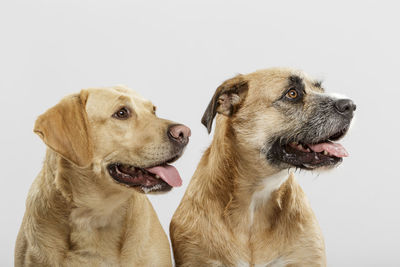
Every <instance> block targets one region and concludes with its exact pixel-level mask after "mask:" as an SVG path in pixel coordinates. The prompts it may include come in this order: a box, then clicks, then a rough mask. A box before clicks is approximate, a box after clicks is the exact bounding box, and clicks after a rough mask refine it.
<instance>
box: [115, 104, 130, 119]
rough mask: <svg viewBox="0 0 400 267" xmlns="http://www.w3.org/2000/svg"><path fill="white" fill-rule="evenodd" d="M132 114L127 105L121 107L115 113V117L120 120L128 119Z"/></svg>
mask: <svg viewBox="0 0 400 267" xmlns="http://www.w3.org/2000/svg"><path fill="white" fill-rule="evenodd" d="M130 116H131V112H130V110H129V109H127V108H126V107H123V108H121V109H120V110H118V111H117V112H115V113H114V114H113V117H114V118H116V119H120V120H126V119H127V118H129V117H130Z"/></svg>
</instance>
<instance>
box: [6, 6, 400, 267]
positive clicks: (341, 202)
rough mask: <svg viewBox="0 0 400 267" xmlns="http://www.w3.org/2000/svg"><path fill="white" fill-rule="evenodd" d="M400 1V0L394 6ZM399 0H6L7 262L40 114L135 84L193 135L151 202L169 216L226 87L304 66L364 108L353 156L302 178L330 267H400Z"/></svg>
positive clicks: (349, 141) (36, 154) (37, 161)
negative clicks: (216, 95) (83, 95)
mask: <svg viewBox="0 0 400 267" xmlns="http://www.w3.org/2000/svg"><path fill="white" fill-rule="evenodd" d="M397 3H398V2H397ZM397 3H396V1H393V2H387V1H343V2H341V1H330V2H325V1H293V2H286V1H241V2H239V1H204V0H202V1H196V2H194V1H193V2H192V1H157V2H154V1H121V0H114V1H98V0H97V1H94V0H93V1H86V0H80V1H77V0H76V1H71V0H69V1H55V0H51V1H50V0H48V1H43V0H40V1H39V0H36V1H4V0H2V1H1V2H0V36H1V37H0V38H1V39H0V90H1V97H0V111H1V112H0V114H1V115H0V118H1V121H0V125H1V132H0V137H1V138H0V148H1V153H0V164H1V179H0V214H1V217H0V266H12V265H13V249H14V243H15V238H16V235H17V231H18V229H19V226H20V223H21V220H22V216H23V213H24V209H25V207H24V203H25V198H26V195H27V192H28V188H29V186H30V184H31V183H32V181H33V179H34V178H35V176H36V175H37V173H38V172H39V170H40V168H41V163H42V160H43V158H44V153H45V145H44V144H43V143H42V142H41V140H40V139H39V138H38V137H37V136H36V135H35V134H34V133H33V132H32V128H33V124H34V121H35V118H36V117H37V116H38V115H40V114H41V113H42V112H44V111H45V110H46V109H47V108H49V107H51V106H53V105H54V104H56V103H57V102H58V101H59V100H60V99H61V98H62V97H63V96H64V95H66V94H70V93H74V92H78V91H79V90H80V89H81V88H86V87H93V86H109V85H114V84H126V85H128V86H129V87H132V88H134V89H135V90H137V91H138V92H140V93H141V94H142V95H143V96H145V97H146V98H149V99H151V100H152V101H153V102H154V103H155V104H156V105H157V106H158V115H159V116H161V117H166V118H168V119H172V120H175V121H177V122H181V123H184V124H186V125H188V126H189V127H191V129H192V137H191V140H190V144H189V146H188V148H187V150H186V153H185V155H184V156H183V158H182V159H181V160H179V161H178V162H177V163H176V164H175V166H176V167H177V168H178V169H179V170H180V173H181V175H182V177H183V179H184V185H183V186H182V187H181V188H179V189H175V190H173V191H172V192H171V193H169V194H166V195H162V196H153V197H151V200H152V203H153V205H154V206H155V209H156V210H157V212H158V215H159V218H160V220H161V223H162V224H163V226H164V228H165V230H166V231H167V230H168V224H169V221H170V218H171V216H172V214H173V212H174V210H175V209H176V207H177V205H178V203H179V201H180V199H181V197H182V195H183V193H184V191H185V188H186V186H187V185H188V183H189V180H190V178H191V176H192V174H193V172H194V170H195V168H196V165H197V163H198V161H199V159H200V156H201V154H202V152H203V151H204V150H205V149H206V147H207V146H208V144H209V143H210V140H211V138H212V136H208V135H207V131H206V129H205V128H204V127H203V126H202V125H201V124H200V119H201V116H202V114H203V112H204V110H205V108H206V106H207V104H208V102H209V100H210V98H211V96H212V94H213V92H214V90H215V88H217V86H218V85H219V84H220V83H221V82H222V81H224V80H225V79H228V78H230V77H232V76H234V75H235V74H237V73H248V72H252V71H255V70H257V69H261V68H266V67H272V66H288V67H295V68H300V69H303V70H305V71H306V72H307V73H309V74H311V75H313V76H314V77H317V78H323V79H324V80H325V82H324V86H325V87H326V89H327V90H328V91H329V92H339V93H344V94H346V95H348V96H349V97H351V98H352V99H353V100H354V101H355V103H356V104H357V111H356V115H357V119H356V123H355V125H354V127H353V130H352V132H351V133H350V134H349V135H348V136H347V137H346V138H345V139H344V140H343V142H342V144H343V145H344V146H345V147H346V148H347V150H348V151H349V153H350V157H349V158H347V159H345V160H344V163H343V164H342V165H341V166H340V167H339V168H337V169H335V170H333V171H331V172H329V173H322V174H320V175H318V174H317V173H306V172H301V173H300V174H297V178H298V180H299V182H300V183H301V184H302V186H303V188H304V190H305V192H306V193H307V195H308V197H309V199H310V201H311V205H312V207H313V209H314V211H315V213H316V215H317V217H318V219H319V222H320V225H321V228H322V230H323V233H324V235H325V240H326V247H327V254H328V262H329V266H351V267H354V266H363V267H364V266H400V258H399V252H400V244H399V240H400V230H399V226H400V215H399V203H400V197H399V195H400V190H399V186H400V175H399V173H398V165H399V164H400V163H399V159H400V157H399V150H400V146H399V130H400V125H399V121H400V120H399V115H400V112H399V106H398V105H399V99H400V89H399V84H400V82H399V81H400V75H399V71H400V63H399V62H400V53H399V49H400V38H399V26H400V19H399V15H398V11H399V6H398V4H397Z"/></svg>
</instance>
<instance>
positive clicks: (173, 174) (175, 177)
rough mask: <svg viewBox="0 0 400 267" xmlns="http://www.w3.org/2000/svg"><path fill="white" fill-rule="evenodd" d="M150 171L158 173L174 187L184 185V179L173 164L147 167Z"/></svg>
mask: <svg viewBox="0 0 400 267" xmlns="http://www.w3.org/2000/svg"><path fill="white" fill-rule="evenodd" d="M146 170H147V171H148V172H151V173H153V174H156V175H158V176H160V177H161V179H163V180H164V181H165V182H166V183H168V184H169V185H170V186H172V187H177V186H181V185H182V179H181V176H180V175H179V172H178V170H177V169H176V168H175V167H174V166H171V165H167V164H165V165H162V166H156V167H152V168H148V169H146Z"/></svg>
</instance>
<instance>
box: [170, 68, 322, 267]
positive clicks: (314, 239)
mask: <svg viewBox="0 0 400 267" xmlns="http://www.w3.org/2000/svg"><path fill="white" fill-rule="evenodd" d="M293 73H296V74H297V75H301V76H302V77H303V78H304V81H305V83H306V90H307V91H308V92H310V93H311V92H315V93H320V89H319V88H314V87H313V85H312V80H310V79H308V78H307V77H306V76H305V75H304V74H302V73H300V72H295V71H292V70H288V69H270V70H263V71H258V72H255V73H252V74H248V75H239V76H237V77H235V78H233V79H231V80H228V81H227V82H225V83H223V84H222V85H221V86H220V87H219V88H218V89H217V92H216V94H215V95H214V99H213V100H212V102H211V103H210V105H209V107H208V110H211V111H212V110H213V108H214V110H215V112H217V113H219V115H217V118H216V120H217V122H216V128H215V133H214V139H213V141H212V144H211V145H210V147H209V148H208V149H207V151H206V152H205V153H204V155H203V157H202V159H201V161H200V163H199V165H198V167H197V169H196V172H195V173H194V175H193V178H192V180H191V182H190V185H189V187H188V189H187V191H186V193H185V195H184V197H183V199H182V201H181V203H180V205H179V207H178V209H177V211H176V212H175V214H174V216H173V218H172V221H171V225H170V234H171V241H172V245H173V251H174V256H175V262H176V266H178V267H189V266H190V267H195V266H219V267H222V266H229V267H230V266H325V265H326V263H325V261H326V260H325V248H324V241H323V237H322V235H321V232H320V229H319V226H318V223H317V221H316V219H315V216H314V214H313V212H312V210H311V208H310V206H309V204H308V200H307V198H306V196H305V195H304V193H303V191H302V189H301V188H300V186H299V185H298V184H297V182H296V180H295V178H294V176H293V174H291V173H289V172H288V171H287V170H283V171H282V170H278V169H277V168H274V167H273V166H272V165H270V164H269V163H268V162H267V160H266V158H265V156H264V155H261V154H260V148H261V147H262V145H263V144H264V142H265V140H266V138H267V137H268V136H270V135H271V134H272V133H274V132H278V131H280V130H285V127H286V126H285V125H286V124H285V123H284V122H285V121H286V120H287V119H286V118H285V116H284V114H280V113H279V112H277V111H276V110H275V109H274V108H273V107H272V101H274V100H275V99H277V98H278V97H279V96H280V95H281V94H282V92H283V90H284V88H285V86H287V79H288V77H289V76H290V75H292V74H293ZM241 81H247V85H246V86H244V87H241V88H239V90H237V89H238V88H236V89H235V88H234V89H231V84H232V83H233V84H239V86H242V85H240V84H241ZM243 84H244V83H243ZM230 90H234V91H235V94H234V95H233V96H232V94H231V93H229V92H230ZM226 92H228V93H226ZM221 93H223V94H222V97H221V95H219V94H221ZM238 97H239V98H240V99H239V101H238V99H237V98H238ZM227 99H230V101H231V102H230V103H231V104H232V107H231V108H230V109H229V108H227V107H226V104H227V103H226V102H225V101H226V100H227ZM213 101H217V103H218V104H219V107H213V104H212V103H213ZM211 115H212V114H211ZM203 119H205V121H203V123H205V124H207V123H206V122H207V121H209V118H207V113H206V114H205V118H203ZM292 123H295V122H292ZM208 128H209V130H210V129H211V125H210V124H209V125H208ZM282 172H283V174H282ZM285 174H286V177H284V179H283V180H282V183H281V184H280V183H278V187H277V188H276V190H272V191H273V192H272V193H271V195H270V196H265V197H263V195H262V192H263V191H262V190H265V189H268V188H265V184H266V183H267V182H269V180H268V179H273V178H272V177H275V176H276V175H285ZM260 192H261V193H260ZM257 194H259V195H261V197H260V196H258V195H257ZM255 196H258V197H255Z"/></svg>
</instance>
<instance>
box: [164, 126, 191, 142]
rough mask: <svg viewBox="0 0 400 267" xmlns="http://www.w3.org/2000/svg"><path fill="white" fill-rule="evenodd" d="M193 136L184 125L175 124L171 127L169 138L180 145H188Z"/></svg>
mask: <svg viewBox="0 0 400 267" xmlns="http://www.w3.org/2000/svg"><path fill="white" fill-rule="evenodd" d="M190 135H191V132H190V128H189V127H186V126H185V125H182V124H175V125H171V126H169V129H168V137H169V139H171V140H172V141H174V142H176V143H178V144H180V145H183V146H184V145H187V143H188V142H189V137H190Z"/></svg>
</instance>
